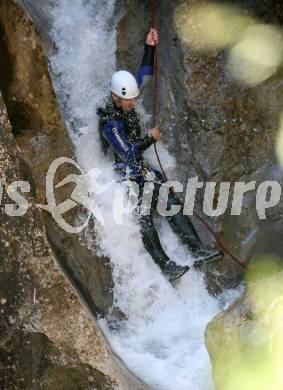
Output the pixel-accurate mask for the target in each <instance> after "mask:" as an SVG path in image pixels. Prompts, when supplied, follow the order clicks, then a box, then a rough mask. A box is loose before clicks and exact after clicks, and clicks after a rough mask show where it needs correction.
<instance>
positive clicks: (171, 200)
mask: <svg viewBox="0 0 283 390" xmlns="http://www.w3.org/2000/svg"><path fill="white" fill-rule="evenodd" d="M172 205H180V202H179V201H178V199H176V197H175V196H174V195H173V194H172V193H171V192H169V196H168V208H169V209H170V207H171V206H172ZM167 220H168V222H169V224H170V226H171V228H172V229H173V231H174V232H175V233H176V234H177V235H178V236H179V237H180V239H181V241H182V242H183V243H184V244H186V245H187V246H188V247H189V249H190V250H191V251H192V252H195V251H197V250H198V249H200V248H202V247H203V243H202V242H201V240H200V238H199V236H198V234H197V232H196V230H195V228H194V226H193V224H192V222H191V220H190V218H189V217H188V216H187V215H184V214H183V212H182V210H181V211H179V212H178V213H177V214H176V215H173V216H172V217H167Z"/></svg>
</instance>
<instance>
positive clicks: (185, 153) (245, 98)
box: [117, 0, 283, 292]
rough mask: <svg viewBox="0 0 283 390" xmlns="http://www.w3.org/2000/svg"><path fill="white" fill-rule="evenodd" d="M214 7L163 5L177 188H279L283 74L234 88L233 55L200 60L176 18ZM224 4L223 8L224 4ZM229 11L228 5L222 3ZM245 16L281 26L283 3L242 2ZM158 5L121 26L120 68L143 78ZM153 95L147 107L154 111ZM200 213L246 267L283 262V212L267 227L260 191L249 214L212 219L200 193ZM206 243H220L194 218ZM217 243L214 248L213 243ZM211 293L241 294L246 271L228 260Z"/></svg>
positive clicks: (160, 22)
mask: <svg viewBox="0 0 283 390" xmlns="http://www.w3.org/2000/svg"><path fill="white" fill-rule="evenodd" d="M207 3H211V2H210V1H201V2H200V1H194V0H186V1H182V0H178V1H166V2H163V1H158V2H157V14H158V17H157V26H158V29H159V34H160V43H159V48H158V63H159V80H158V86H159V88H158V117H159V120H160V122H162V123H163V126H162V133H163V138H162V139H163V141H164V142H165V143H166V144H167V146H168V149H169V151H170V152H171V153H172V154H173V155H174V157H175V158H176V160H177V167H178V168H177V170H176V173H175V175H174V178H171V179H172V180H176V179H177V180H179V181H181V182H183V183H186V181H187V179H188V178H189V177H194V176H196V175H197V176H198V177H199V180H200V181H204V182H206V181H214V182H217V183H219V182H222V181H229V182H231V183H234V182H235V181H245V182H249V181H252V180H256V181H257V185H258V184H260V183H261V182H262V181H265V180H277V181H278V182H279V183H280V184H281V185H282V183H283V180H282V170H281V169H280V168H279V167H278V163H277V160H276V157H275V153H274V146H275V139H276V134H277V129H278V118H279V114H280V111H281V109H282V105H283V93H282V74H281V73H282V72H281V73H280V72H279V73H278V74H277V75H275V76H274V77H272V78H271V79H269V80H267V81H266V82H265V83H263V84H260V85H259V86H257V87H253V88H248V87H245V86H243V85H241V84H239V83H236V82H234V81H233V80H232V79H231V77H229V75H228V72H227V69H226V65H225V64H226V52H225V50H222V51H220V52H219V51H214V54H212V55H207V54H205V53H202V54H201V53H200V52H195V51H193V50H192V49H191V48H189V47H187V46H186V45H185V43H184V42H183V41H182V39H181V37H180V36H179V35H178V29H177V28H176V24H175V21H174V12H175V10H176V8H177V7H178V6H180V5H182V4H186V5H189V6H191V5H195V4H197V5H199V4H207ZM217 3H219V2H217ZM221 3H222V4H225V3H226V4H227V3H228V2H225V1H224V2H221ZM233 4H234V5H236V4H237V5H239V6H240V7H241V9H242V12H243V13H244V14H245V15H250V16H253V17H255V18H258V20H260V21H261V22H262V23H273V24H277V25H278V24H280V23H281V22H282V16H283V11H282V4H281V2H280V1H274V2H271V3H270V2H268V1H267V2H265V1H256V0H253V1H248V0H247V1H245V0H243V1H239V2H233ZM151 5H152V2H151V1H144V2H142V3H141V2H139V1H137V0H131V1H129V5H128V9H127V13H126V15H125V17H124V18H123V19H122V21H121V23H120V26H119V34H118V51H117V66H118V67H119V68H128V69H131V70H132V71H133V72H137V70H138V66H139V63H140V60H141V57H142V50H143V43H144V40H145V36H146V33H147V31H148V29H149V27H150V25H151ZM150 94H151V91H149V94H145V103H146V105H147V107H148V109H149V110H151V100H150ZM198 194H199V195H198V198H197V199H198V204H197V206H196V208H195V211H197V212H198V213H200V215H202V216H204V218H205V219H206V220H207V222H208V223H209V224H210V225H211V226H212V227H214V229H215V231H216V232H217V233H218V235H219V237H220V238H221V239H222V241H223V242H224V243H225V244H226V246H227V247H228V248H229V249H230V250H231V251H232V252H233V253H234V254H236V255H237V256H238V257H239V258H240V259H241V260H243V261H247V262H250V261H251V259H252V258H254V257H256V256H258V255H260V254H263V253H273V254H276V255H281V256H282V255H283V247H282V245H281V243H280V241H281V240H280V237H281V231H282V211H283V204H282V202H280V203H279V204H278V205H277V206H276V207H275V208H274V209H270V210H269V213H268V218H267V220H259V217H258V215H257V212H256V207H255V191H252V192H250V194H247V196H245V198H244V204H243V209H242V214H241V216H239V217H235V216H231V215H230V213H229V211H230V210H229V207H231V199H230V201H229V204H228V209H227V212H226V213H225V214H224V215H222V216H221V217H218V218H216V217H213V218H209V217H207V216H206V215H204V214H203V212H202V204H203V192H202V191H199V192H198ZM193 221H194V223H195V225H196V227H197V229H198V231H199V232H200V234H201V236H202V238H203V240H205V241H207V242H209V241H211V240H212V237H211V236H210V234H208V232H207V231H206V229H205V228H204V227H203V226H202V224H200V223H199V222H198V220H197V219H195V218H193ZM212 241H213V240H212ZM206 272H207V277H208V281H209V283H208V286H209V288H210V289H211V291H213V292H216V291H219V290H220V289H221V286H222V287H223V286H226V287H233V286H235V285H237V284H238V283H239V281H240V280H241V279H242V276H243V273H242V270H241V268H240V267H239V266H238V265H237V264H236V263H234V262H233V261H232V260H231V259H230V258H229V257H228V256H225V258H224V260H223V261H222V262H219V263H218V264H217V265H216V266H213V267H210V268H208V269H207V270H206Z"/></svg>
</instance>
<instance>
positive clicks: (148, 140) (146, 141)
mask: <svg viewBox="0 0 283 390" xmlns="http://www.w3.org/2000/svg"><path fill="white" fill-rule="evenodd" d="M154 142H155V141H154V139H153V137H151V136H149V135H146V136H145V137H144V138H143V139H142V140H141V141H140V142H139V143H138V145H139V147H140V150H141V151H142V152H144V151H145V150H146V149H147V148H149V147H150V146H151V145H152V144H154Z"/></svg>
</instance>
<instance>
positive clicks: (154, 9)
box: [152, 0, 248, 270]
mask: <svg viewBox="0 0 283 390" xmlns="http://www.w3.org/2000/svg"><path fill="white" fill-rule="evenodd" d="M156 16H157V0H152V28H154V29H156ZM152 89H153V90H152V126H153V128H154V127H156V118H157V89H158V52H157V45H156V44H155V51H154V74H153V87H152ZM154 151H155V154H156V158H157V161H158V164H159V166H160V169H161V172H162V175H163V177H164V180H165V181H168V179H167V175H166V173H165V171H164V169H163V166H162V162H161V160H160V157H159V154H158V150H157V146H156V142H155V143H154ZM170 191H171V192H172V194H173V195H174V196H175V197H176V198H177V199H178V201H179V202H180V204H181V206H182V208H184V203H183V202H182V201H181V200H180V199H179V198H178V196H177V195H176V193H175V191H174V190H173V189H172V188H170ZM193 215H194V216H195V217H196V218H197V219H198V220H199V221H200V222H201V223H202V224H203V225H204V226H205V228H206V229H207V230H208V231H209V232H210V234H211V235H212V236H213V237H214V239H215V241H216V243H217V244H218V246H219V247H220V248H221V249H222V250H223V252H225V253H226V254H227V255H228V256H230V257H231V259H232V260H234V261H235V262H236V263H237V264H238V265H239V266H240V267H242V268H243V269H245V270H248V266H247V264H245V263H244V262H243V261H241V260H239V259H238V258H237V257H236V256H235V255H234V254H233V253H232V252H231V251H230V250H229V249H228V248H227V247H226V246H225V245H224V244H223V242H222V240H221V239H220V238H219V237H218V235H217V233H216V232H215V231H214V230H213V229H212V227H211V226H210V225H209V224H208V223H207V222H206V221H205V220H204V219H203V218H202V217H201V216H200V215H199V214H198V213H196V212H195V211H194V212H193Z"/></svg>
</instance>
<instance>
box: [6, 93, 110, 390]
mask: <svg viewBox="0 0 283 390" xmlns="http://www.w3.org/2000/svg"><path fill="white" fill-rule="evenodd" d="M20 156H21V152H20V151H19V150H18V148H17V145H16V143H15V140H14V137H13V134H12V128H11V126H10V123H9V121H8V117H7V112H6V109H5V106H4V104H3V99H2V96H1V95H0V183H1V196H0V199H1V208H0V213H1V229H0V313H1V315H0V329H1V332H0V387H1V388H3V389H13V390H14V389H15V390H16V389H39V388H46V389H53V388H55V387H57V386H61V388H64V389H93V388H94V386H95V387H97V388H101V389H114V388H116V384H115V383H114V382H112V381H111V380H110V377H108V376H107V375H105V374H103V373H102V372H99V371H98V370H97V369H96V368H95V367H96V366H97V364H98V363H99V364H102V366H103V365H105V366H106V365H107V364H109V361H110V360H111V355H110V352H109V351H108V350H107V347H105V345H104V341H103V338H102V336H101V335H100V333H99V330H98V329H96V331H95V330H94V329H93V324H92V322H91V320H90V318H88V317H87V315H86V313H85V311H84V309H83V307H82V306H81V303H80V302H79V300H78V298H77V296H76V295H74V293H73V291H72V289H71V288H70V286H69V285H68V283H67V282H66V280H65V279H64V277H63V275H62V274H61V273H60V271H59V269H58V266H57V264H56V261H55V258H54V255H53V254H52V251H51V249H50V246H49V244H48V241H47V239H46V236H45V233H44V229H43V220H42V216H41V214H40V212H39V211H38V210H36V207H35V201H34V195H35V194H32V192H30V193H26V194H25V198H26V200H27V201H28V204H29V208H28V209H27V211H26V213H25V214H24V215H22V216H18V217H16V216H14V217H12V216H9V215H7V209H6V206H7V205H8V204H10V203H13V202H12V201H11V199H10V198H9V197H8V196H7V188H8V186H9V185H10V184H11V183H12V182H14V181H15V180H18V181H19V180H28V181H29V182H31V181H32V175H31V171H29V170H28V168H27V167H25V170H23V169H22V163H21V159H20ZM66 324H68V327H67V328H66ZM87 345H89V347H88V346H87ZM90 346H91V347H90ZM107 355H108V356H107ZM109 359H110V360H109ZM110 371H111V370H110Z"/></svg>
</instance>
